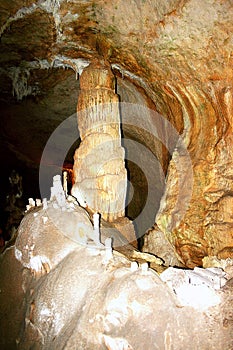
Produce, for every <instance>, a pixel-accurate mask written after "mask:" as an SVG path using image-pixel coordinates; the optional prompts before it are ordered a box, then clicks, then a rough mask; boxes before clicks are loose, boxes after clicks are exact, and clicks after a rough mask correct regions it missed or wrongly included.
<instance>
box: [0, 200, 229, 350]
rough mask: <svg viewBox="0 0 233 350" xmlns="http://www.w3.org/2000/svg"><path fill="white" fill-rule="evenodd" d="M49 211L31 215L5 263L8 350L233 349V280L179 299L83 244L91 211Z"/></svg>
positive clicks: (145, 272) (1, 297)
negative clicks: (82, 228) (206, 299)
mask: <svg viewBox="0 0 233 350" xmlns="http://www.w3.org/2000/svg"><path fill="white" fill-rule="evenodd" d="M48 208H49V211H48V210H46V209H43V208H42V207H40V208H37V209H35V210H31V211H30V212H29V213H28V214H27V215H26V217H25V218H24V220H23V221H22V223H21V225H20V228H19V235H18V237H17V240H16V243H15V246H12V247H11V248H8V249H7V250H5V252H4V253H3V254H2V255H1V256H0V265H1V268H0V289H1V293H0V303H1V305H2V306H4V307H1V309H0V320H1V327H0V332H1V333H0V335H1V336H0V345H1V349H15V348H17V349H22V350H27V349H32V348H34V349H43V350H46V349H48V350H53V349H54V350H55V349H56V350H59V349H67V350H68V349H69V350H70V349H83V350H87V349H90V350H92V349H103V350H104V349H106V348H107V349H110V350H116V349H117V350H118V349H134V350H137V349H138V350H141V349H157V348H158V349H171V348H174V349H181V350H186V349H192V350H198V349H213V348H214V349H216V350H220V349H226V350H230V349H232V345H233V344H232V326H233V323H232V313H231V311H230V310H231V305H232V285H231V284H232V282H231V281H232V280H231V279H229V280H228V282H227V283H226V285H225V287H224V288H221V289H220V290H215V289H212V288H209V287H208V286H207V285H204V286H203V287H202V286H195V285H190V284H189V283H187V284H186V285H184V287H185V288H186V289H187V294H186V295H185V294H182V298H181V299H179V297H178V296H177V295H176V294H175V293H174V291H173V289H172V288H170V287H169V284H168V283H164V282H163V281H162V279H161V278H160V277H159V275H158V274H157V273H156V272H155V271H153V270H151V269H148V266H145V264H142V265H141V266H140V267H138V266H137V264H136V266H135V263H134V265H131V262H130V261H129V260H128V259H127V258H125V257H123V256H119V255H117V254H116V253H115V252H114V253H113V257H112V258H111V259H110V260H108V261H106V260H105V258H106V251H105V249H104V248H97V247H96V246H95V245H93V242H91V241H89V242H86V243H87V245H85V246H84V245H82V244H80V242H79V240H80V237H81V236H82V235H81V234H80V233H81V232H80V227H79V226H77V225H84V226H85V227H86V230H83V234H86V235H88V234H89V233H88V231H89V229H90V228H91V223H90V221H89V222H88V220H87V214H86V213H85V211H84V210H83V209H81V208H78V207H77V208H76V209H75V208H73V210H71V211H70V209H71V207H70V208H67V210H62V208H53V203H50V204H49V207H48ZM69 215H70V217H69ZM67 216H68V217H69V218H67ZM45 217H47V220H46V221H45V220H44V218H45ZM79 220H80V221H79ZM67 224H68V231H69V232H68V231H67ZM72 225H73V226H76V228H77V230H76V231H75V232H73V231H72V229H71V226H72ZM84 226H83V227H84ZM63 230H65V231H63ZM72 232H73V233H72ZM63 233H64V234H63ZM74 233H76V239H75V237H74V235H73V234H74ZM69 235H70V238H72V239H70V238H69ZM78 236H79V238H78ZM9 272H10V273H9ZM165 272H166V271H165ZM186 272H187V271H186ZM186 272H185V271H182V270H181V269H178V270H177V273H178V274H182V273H183V274H185V273H186ZM164 279H166V278H164ZM174 283H176V286H175V288H176V289H177V290H178V287H179V286H182V283H183V282H182V281H181V280H174ZM197 292H198V293H203V292H204V296H205V297H206V296H207V297H208V303H207V304H206V305H205V303H203V301H202V300H201V298H202V297H203V295H202V296H201V298H200V294H198V297H197V296H195V295H196V293H197ZM179 293H181V291H180V289H179ZM190 293H193V294H192V295H193V297H192V298H190V295H191V294H190ZM187 301H188V304H187Z"/></svg>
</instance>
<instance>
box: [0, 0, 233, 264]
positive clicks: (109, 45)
mask: <svg viewBox="0 0 233 350" xmlns="http://www.w3.org/2000/svg"><path fill="white" fill-rule="evenodd" d="M0 5H1V6H0V19H1V30H0V33H1V51H2V52H3V53H4V54H3V55H1V59H0V60H1V71H0V74H1V101H2V102H3V104H4V106H5V104H6V103H11V101H12V90H13V93H14V96H15V97H14V98H15V99H17V100H18V101H19V103H20V104H21V103H25V102H24V101H25V100H26V99H27V98H29V97H30V98H32V97H33V98H36V97H38V96H40V92H39V89H38V84H37V78H36V77H35V76H36V73H37V72H40V74H41V75H44V74H45V72H47V69H53V68H59V67H64V68H70V69H72V70H73V71H74V72H75V74H76V76H77V78H78V76H79V74H81V73H82V70H83V68H84V67H86V66H87V65H88V64H89V62H90V61H91V60H93V59H94V58H97V59H98V58H100V57H101V58H104V59H105V60H106V61H107V62H109V63H110V64H111V67H112V71H113V73H114V74H115V75H116V76H117V77H120V78H121V79H126V80H128V81H130V82H131V83H133V84H134V86H136V87H137V89H138V90H140V89H141V90H140V91H143V94H144V95H146V96H147V98H148V100H149V101H150V102H148V104H149V105H150V106H151V107H152V109H154V108H156V110H157V112H158V113H159V114H160V115H162V116H163V120H165V122H164V123H163V127H162V128H161V134H160V139H161V138H162V141H161V140H160V142H162V143H163V145H162V146H161V147H160V146H159V143H156V147H155V148H153V149H154V150H155V149H157V153H156V157H157V159H158V160H159V161H160V162H161V163H160V164H161V168H162V169H163V172H164V176H166V189H165V192H164V196H163V199H162V201H161V206H160V209H159V212H158V214H157V216H156V220H155V221H156V224H157V225H158V227H159V230H160V231H161V232H162V235H164V237H165V238H166V239H167V240H168V241H169V242H170V243H171V244H172V246H173V247H174V248H175V252H176V254H177V256H178V257H179V259H180V260H181V262H182V263H184V264H185V265H187V266H190V267H192V266H195V265H201V264H202V258H203V257H204V256H206V255H213V256H215V255H216V256H217V257H219V258H226V257H232V254H233V252H232V246H233V238H232V236H233V234H232V217H231V211H232V193H233V192H232V174H231V167H232V156H231V145H232V114H233V107H232V91H233V90H232V88H233V86H232V72H233V70H232V64H233V61H232V59H233V54H232V52H233V50H232V48H233V42H232V30H233V28H232V26H233V23H232V14H233V11H232V9H233V4H232V1H230V0H223V1H215V0H205V1H203V2H202V3H201V4H200V2H199V1H197V0H189V1H185V0H169V1H159V0H158V1H153V2H152V1H146V2H145V1H139V2H135V1H131V0H130V1H127V2H125V1H122V0H119V1H116V2H114V4H113V3H112V2H111V1H102V0H99V1H88V2H83V1H77V0H72V1H62V0H60V1H58V0H57V1H49V0H47V1H39V2H38V3H34V2H32V1H26V2H25V1H20V0H18V1H16V2H14V4H12V3H10V4H9V2H8V1H4V0H2V1H1V2H0ZM59 79H60V78H59ZM50 88H53V87H52V85H48V90H49V89H50ZM71 91H72V92H73V90H72V88H71ZM20 101H22V102H20ZM37 101H38V100H37ZM57 104H58V101H56V102H55V103H54V106H56V105H57ZM39 105H40V104H39ZM43 115H44V114H43ZM21 119H22V121H23V120H24V117H23V116H22V118H21ZM142 120H144V118H143V116H142ZM44 122H45V121H44V120H43V123H44ZM43 125H44V128H45V129H46V128H47V125H48V122H45V124H43ZM155 125H156V122H155ZM170 126H173V127H174V129H175V130H176V131H177V133H178V135H180V137H177V134H176V133H175V136H174V135H173V134H171V133H170V132H168V130H173V129H172V128H170ZM50 130H51V129H50ZM36 132H37V131H36ZM126 132H127V130H126ZM136 133H137V132H136ZM138 135H139V134H138ZM137 137H139V138H140V136H137ZM16 138H17V133H16ZM177 142H178V144H177V145H176V143H177ZM20 143H21V140H20ZM32 144H33V143H32ZM159 149H160V151H158V150H159ZM174 150H175V152H174ZM22 155H24V151H23V152H22ZM170 159H171V161H170V163H169V166H168V162H169V160H170ZM187 169H188V170H189V171H187ZM190 169H191V170H190Z"/></svg>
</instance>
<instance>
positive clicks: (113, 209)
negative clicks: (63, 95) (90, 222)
mask: <svg viewBox="0 0 233 350" xmlns="http://www.w3.org/2000/svg"><path fill="white" fill-rule="evenodd" d="M114 86H115V85H114V76H113V74H112V72H111V70H110V68H109V66H107V65H105V64H102V63H100V62H99V63H96V62H95V63H92V64H90V66H89V67H87V68H86V69H85V70H84V71H83V73H82V75H81V77H80V87H81V93H80V95H79V99H78V108H77V114H78V127H79V131H80V137H81V140H82V142H81V144H80V146H79V148H78V149H77V150H76V152H75V156H74V168H73V169H74V181H75V183H74V185H73V188H72V194H73V196H74V197H76V198H77V200H79V198H80V195H81V196H82V197H83V198H84V200H85V202H86V205H87V206H88V208H89V209H90V210H91V211H93V212H99V213H100V214H101V216H102V218H103V219H105V220H107V221H110V222H111V221H114V220H116V219H117V218H119V217H122V216H124V214H125V198H126V185H127V173H126V169H125V165H124V149H123V148H122V147H121V131H120V112H119V104H118V103H119V100H118V96H117V94H116V93H115V92H114Z"/></svg>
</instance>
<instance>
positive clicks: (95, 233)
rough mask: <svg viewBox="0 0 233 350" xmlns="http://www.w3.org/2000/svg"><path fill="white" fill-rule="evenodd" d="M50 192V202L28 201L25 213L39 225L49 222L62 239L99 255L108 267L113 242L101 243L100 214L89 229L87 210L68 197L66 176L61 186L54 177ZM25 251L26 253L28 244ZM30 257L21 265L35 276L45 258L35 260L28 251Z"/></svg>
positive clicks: (20, 254) (59, 177)
mask: <svg viewBox="0 0 233 350" xmlns="http://www.w3.org/2000/svg"><path fill="white" fill-rule="evenodd" d="M50 190H51V195H50V199H49V200H47V198H44V199H43V200H41V199H36V200H34V199H33V198H29V199H28V201H29V204H28V205H27V206H26V213H30V212H31V213H33V216H34V217H35V218H36V219H37V220H38V223H39V224H43V225H47V223H48V222H49V221H52V222H53V223H54V224H55V226H59V229H60V231H61V232H62V234H63V235H64V236H66V237H68V238H70V239H71V240H72V241H75V242H76V243H79V244H81V245H85V246H86V247H87V248H88V249H89V250H90V251H91V255H96V254H100V252H101V251H102V255H103V263H104V264H108V263H109V261H110V260H111V259H112V258H113V254H112V238H110V237H107V238H106V239H105V241H104V244H102V243H101V241H100V214H99V213H94V214H93V217H92V221H93V225H92V223H91V220H90V217H89V215H88V213H87V212H86V210H85V209H84V208H82V207H81V206H80V203H78V202H77V201H76V199H75V198H74V197H72V196H71V195H68V193H67V177H66V174H63V184H62V181H61V176H60V175H56V176H54V177H53V185H52V187H51V189H50ZM36 219H35V220H36ZM33 247H34V245H33ZM25 248H26V249H27V250H28V244H27V245H26V246H25ZM16 250H17V251H18V253H17V254H16V256H17V257H18V259H19V260H20V261H22V259H21V258H22V253H20V252H19V250H18V249H16ZM29 253H30V254H29V255H30V256H29V260H30V261H29V262H27V263H26V265H25V264H24V265H25V266H26V267H29V268H30V269H32V270H33V271H34V272H35V273H37V272H38V271H41V266H40V265H43V263H44V258H43V259H42V257H41V256H40V255H38V254H36V255H35V256H34V253H33V252H31V251H30V252H29ZM35 258H36V259H35ZM41 259H42V260H41ZM35 261H36V263H35ZM46 261H47V260H46ZM40 262H41V264H40Z"/></svg>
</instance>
